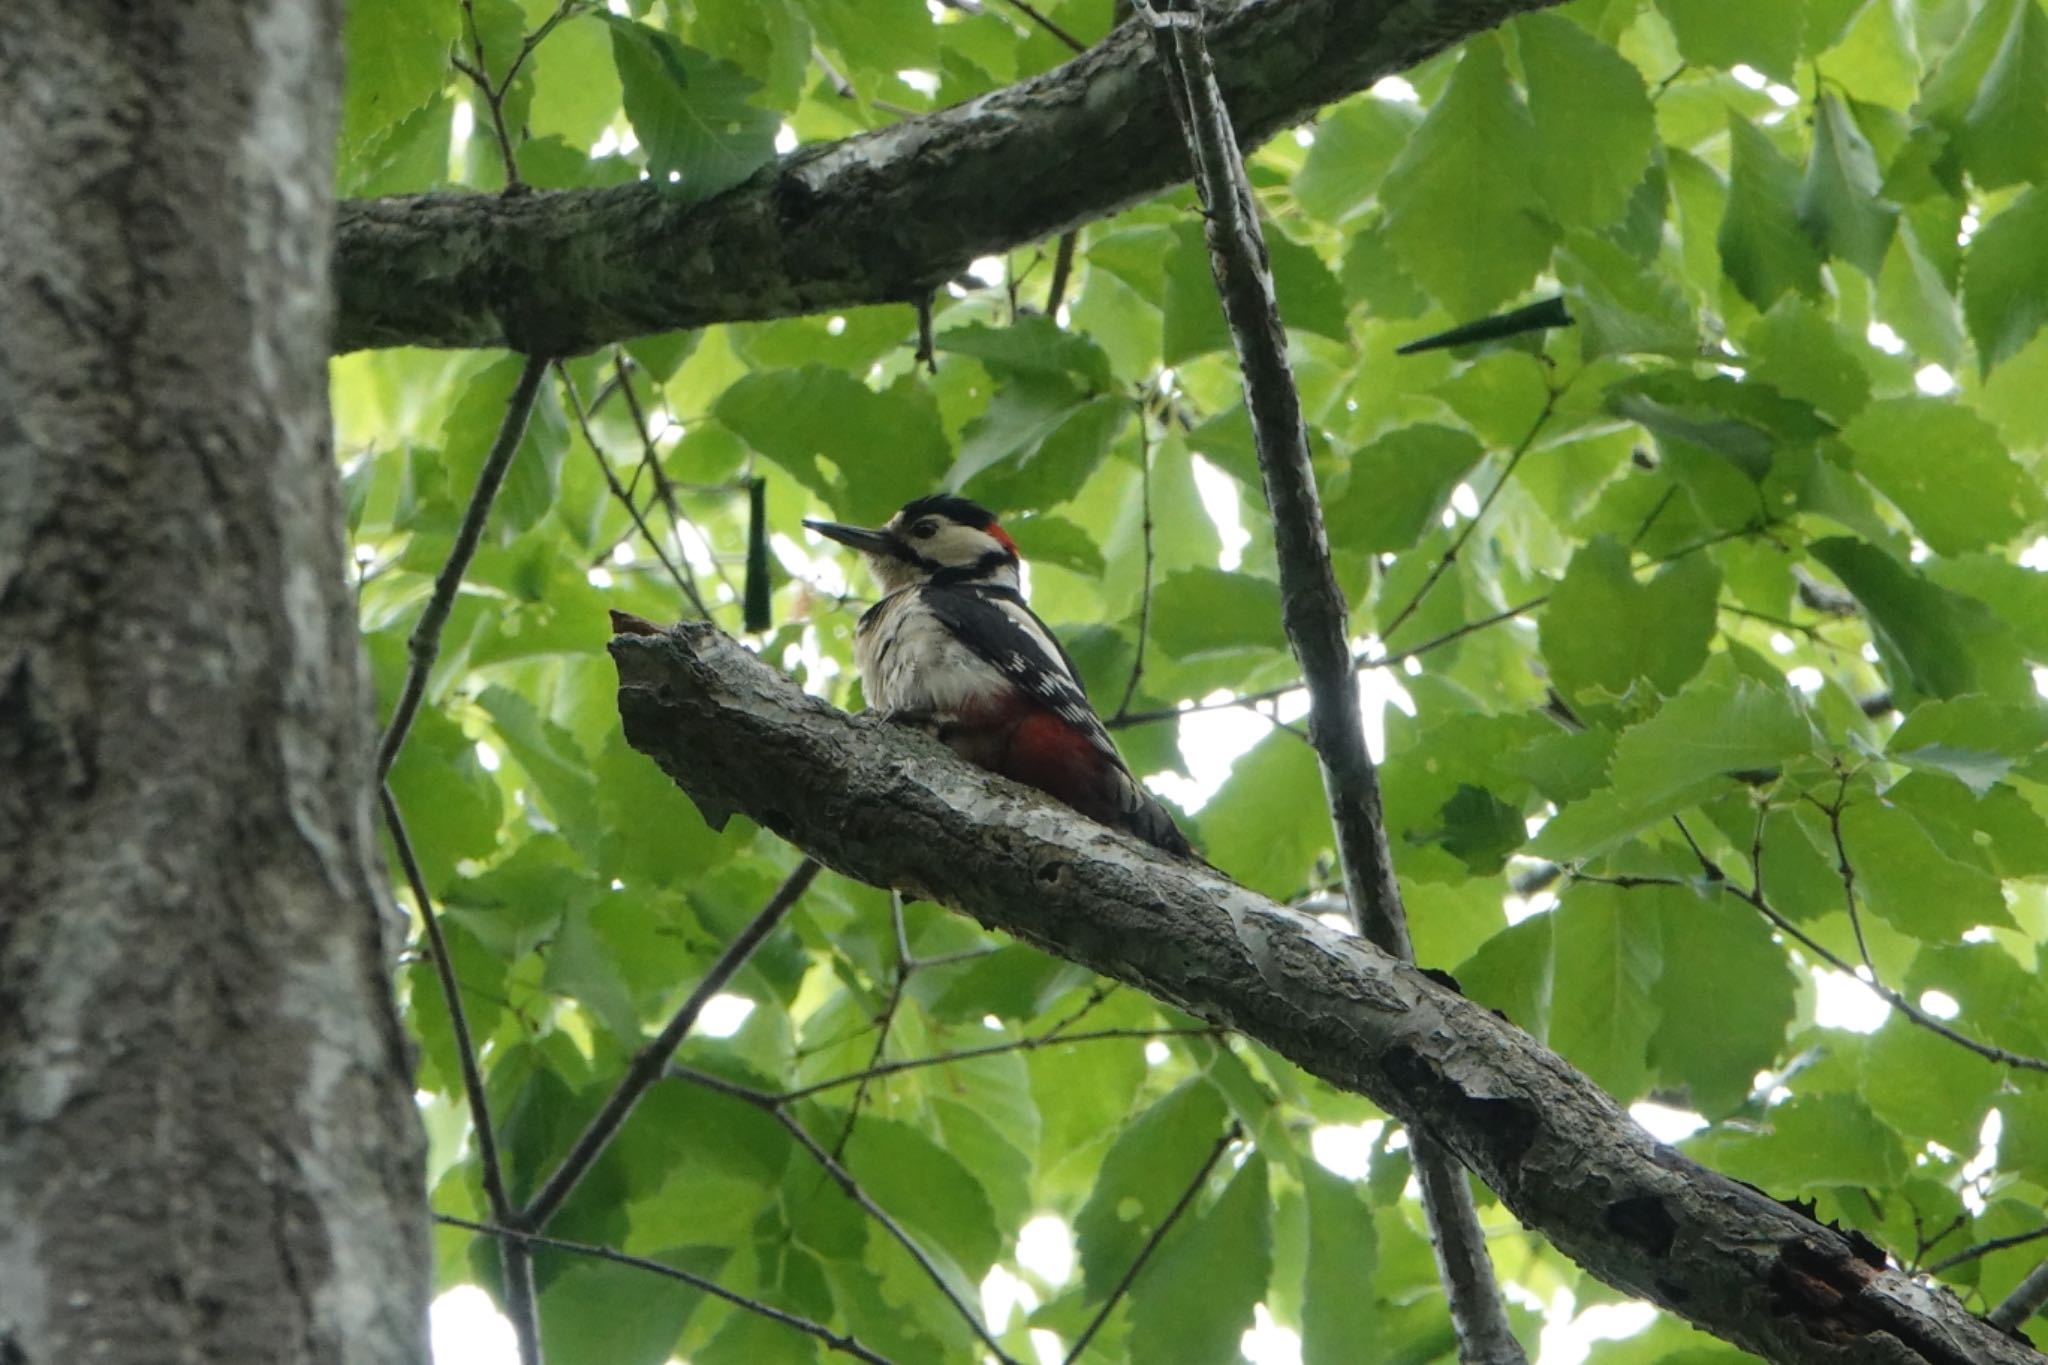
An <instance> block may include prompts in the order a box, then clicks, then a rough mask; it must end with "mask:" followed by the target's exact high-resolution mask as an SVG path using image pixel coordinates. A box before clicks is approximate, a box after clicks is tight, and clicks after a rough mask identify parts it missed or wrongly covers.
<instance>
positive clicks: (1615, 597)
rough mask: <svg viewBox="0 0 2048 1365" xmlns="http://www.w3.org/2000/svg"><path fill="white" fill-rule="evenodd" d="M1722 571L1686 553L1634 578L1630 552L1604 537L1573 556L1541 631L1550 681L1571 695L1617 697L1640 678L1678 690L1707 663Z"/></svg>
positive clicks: (1660, 687) (1701, 557)
mask: <svg viewBox="0 0 2048 1365" xmlns="http://www.w3.org/2000/svg"><path fill="white" fill-rule="evenodd" d="M1720 587H1721V573H1720V570H1719V569H1717V568H1716V567H1715V566H1714V562H1713V561H1712V560H1711V559H1710V558H1708V557H1707V556H1705V555H1688V556H1686V557H1685V558H1683V559H1680V560H1678V561H1676V562H1674V563H1672V564H1668V565H1666V566H1665V567H1664V568H1663V569H1660V570H1659V571H1658V572H1657V574H1656V576H1655V577H1653V578H1651V579H1650V580H1649V581H1648V582H1646V583H1639V582H1637V581H1636V576H1635V572H1634V570H1633V569H1632V568H1631V567H1630V565H1629V553H1628V551H1627V550H1625V549H1623V548H1622V547H1621V545H1620V543H1619V542H1617V541H1615V540H1614V539H1613V538H1612V537H1610V536H1599V537H1596V538H1595V539H1593V540H1590V541H1588V542H1586V544H1584V545H1582V546H1581V547H1579V549H1578V551H1577V552H1576V553H1575V554H1573V555H1572V561H1571V567H1570V568H1568V569H1567V570H1565V575H1564V581H1563V582H1561V583H1559V584H1558V586H1557V591H1556V592H1554V593H1552V594H1551V598H1550V604H1549V606H1548V607H1546V608H1545V609H1544V613H1543V619H1542V622H1541V625H1540V627H1539V630H1538V636H1537V638H1538V640H1539V642H1540V643H1541V646H1542V650H1543V658H1544V662H1545V663H1547V664H1548V665H1549V667H1550V675H1551V679H1552V681H1554V682H1555V683H1556V684H1557V687H1558V690H1559V691H1561V692H1563V693H1564V694H1565V695H1566V696H1572V697H1576V696H1580V695H1585V694H1590V693H1591V692H1593V691H1595V690H1599V691H1603V692H1607V693H1611V694H1613V695H1616V696H1619V695H1620V694H1622V693H1624V692H1626V691H1628V690H1629V688H1630V687H1631V686H1632V685H1633V684H1634V683H1635V681H1636V680H1637V679H1638V678H1641V679H1645V680H1647V681H1648V682H1649V683H1650V684H1651V685H1652V686H1654V687H1656V688H1657V689H1658V690H1659V691H1662V692H1673V691H1676V690H1677V689H1678V688H1679V686H1680V685H1681V684H1683V683H1684V682H1685V680H1686V679H1687V678H1689V677H1691V676H1692V675H1693V674H1694V673H1696V672H1697V671H1698V670H1699V667H1700V665H1701V664H1703V663H1705V662H1706V658H1707V641H1708V640H1709V639H1710V638H1711V637H1712V635H1713V632H1714V602H1715V598H1716V596H1717V594H1718V593H1719V591H1720Z"/></svg>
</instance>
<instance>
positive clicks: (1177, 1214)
mask: <svg viewBox="0 0 2048 1365" xmlns="http://www.w3.org/2000/svg"><path fill="white" fill-rule="evenodd" d="M1243 1131H1244V1130H1243V1129H1241V1128H1239V1127H1238V1125H1237V1123H1236V1122H1235V1121H1234V1120H1233V1121H1232V1123H1231V1125H1230V1127H1228V1128H1226V1129H1224V1130H1223V1136H1222V1137H1220V1138H1217V1139H1216V1145H1215V1146H1214V1147H1212V1148H1210V1149H1209V1155H1208V1156H1207V1157H1206V1158H1204V1159H1203V1161H1202V1166H1201V1169H1200V1170H1198V1171H1196V1172H1195V1178H1194V1179H1193V1180H1190V1181H1189V1182H1188V1184H1187V1188H1186V1189H1184V1190H1182V1191H1181V1192H1180V1198H1178V1199H1176V1200H1174V1201H1173V1207H1172V1208H1170V1209H1168V1210H1167V1211H1166V1217H1164V1218H1162V1219H1160V1220H1159V1226H1158V1227H1156V1228H1154V1229H1152V1235H1151V1236H1150V1237H1147V1238H1146V1239H1145V1245H1143V1246H1141V1247H1139V1248H1138V1254H1137V1255H1136V1256H1133V1257H1132V1258H1131V1263H1130V1265H1129V1266H1127V1267H1126V1268H1125V1269H1124V1273H1123V1277H1122V1278H1121V1279H1119V1280H1118V1281H1117V1282H1116V1284H1115V1285H1114V1286H1113V1287H1111V1289H1110V1291H1109V1297H1108V1298H1106V1299H1104V1300H1103V1301H1102V1307H1101V1308H1099V1309H1097V1310H1096V1312H1095V1316H1094V1317H1093V1318H1090V1319H1089V1320H1088V1325H1087V1327H1085V1328H1083V1329H1082V1331H1081V1335H1080V1336H1078V1337H1076V1338H1074V1345H1073V1349H1071V1350H1069V1351H1068V1352H1067V1358H1066V1361H1065V1365H1074V1362H1075V1361H1077V1360H1079V1359H1080V1358H1081V1352H1083V1351H1085V1350H1087V1349H1088V1343H1089V1342H1091V1341H1093V1340H1094V1339H1095V1334H1096V1333H1097V1332H1099V1331H1101V1330H1102V1324H1103V1323H1105V1322H1107V1321H1109V1315H1110V1313H1111V1312H1113V1311H1114V1310H1115V1308H1116V1306H1117V1304H1118V1302H1119V1301H1121V1300H1122V1298H1123V1296H1124V1295H1125V1294H1127V1293H1129V1292H1130V1288H1131V1285H1132V1284H1134V1283H1136V1281H1137V1278H1138V1272H1139V1271H1141V1270H1143V1269H1144V1268H1145V1263H1146V1262H1147V1261H1149V1260H1151V1259H1152V1253H1153V1252H1155V1251H1157V1250H1159V1244H1160V1243H1161V1242H1163V1241H1165V1240H1166V1234H1167V1233H1168V1232H1170V1231H1172V1230H1173V1225H1174V1224H1175V1223H1178V1222H1179V1221H1180V1220H1181V1216H1182V1215H1183V1214H1185V1213H1186V1212H1187V1211H1188V1207H1189V1206H1190V1205H1191V1204H1193V1203H1194V1202H1195V1196H1196V1195H1198V1194H1200V1193H1201V1192H1202V1186H1204V1185H1206V1184H1208V1183H1209V1173H1210V1172H1211V1171H1213V1170H1215V1169H1216V1163H1217V1162H1218V1161H1221V1160H1222V1159H1223V1154H1224V1153H1225V1152H1227V1151H1229V1150H1230V1144H1231V1143H1233V1142H1235V1141H1237V1140H1238V1138H1239V1137H1241V1136H1242V1135H1243Z"/></svg>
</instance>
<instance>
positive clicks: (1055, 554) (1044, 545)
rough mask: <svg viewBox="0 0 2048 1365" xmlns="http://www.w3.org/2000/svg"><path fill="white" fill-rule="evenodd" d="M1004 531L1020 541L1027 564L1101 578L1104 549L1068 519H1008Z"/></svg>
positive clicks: (1019, 546)
mask: <svg viewBox="0 0 2048 1365" xmlns="http://www.w3.org/2000/svg"><path fill="white" fill-rule="evenodd" d="M1003 530H1005V531H1006V532H1008V533H1009V536H1010V539H1012V540H1014V541H1016V542H1017V553H1019V554H1021V555H1022V556H1024V561H1025V562H1026V563H1027V564H1057V565H1059V566H1060V567H1061V568H1062V569H1072V570H1073V571H1074V572H1075V573H1077V574H1082V575H1085V576H1086V577H1089V578H1100V577H1102V572H1103V569H1104V567H1105V565H1104V562H1103V558H1102V550H1101V548H1100V547H1099V546H1097V545H1096V543H1095V540H1094V538H1093V537H1092V536H1090V535H1089V534H1088V533H1087V532H1086V531H1084V530H1082V529H1081V528H1080V527H1079V526H1076V525H1075V524H1074V523H1073V522H1071V521H1068V520H1067V519H1066V518H1065V517H1055V516H1049V515H1043V514H1027V515H1025V516H1021V517H1016V518H1005V519H1004V521H1003Z"/></svg>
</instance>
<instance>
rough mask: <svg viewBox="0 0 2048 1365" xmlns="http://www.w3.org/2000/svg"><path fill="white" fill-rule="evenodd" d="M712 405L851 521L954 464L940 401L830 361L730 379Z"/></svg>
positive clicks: (866, 519) (875, 519) (895, 501)
mask: <svg viewBox="0 0 2048 1365" xmlns="http://www.w3.org/2000/svg"><path fill="white" fill-rule="evenodd" d="M713 412H714V413H716V415H717V417H718V420H719V421H721V422H723V423H724V424H725V425H726V426H727V427H728V428H730V429H731V430H732V431H733V432H734V433H736V434H737V435H738V436H739V437H740V438H741V439H743V440H744V441H746V443H747V444H748V445H750V446H752V447H753V448H754V449H755V450H757V451H759V452H761V454H763V455H765V456H767V457H768V458H769V459H771V460H773V461H775V463H776V464H778V465H780V466H782V468H783V469H785V470H787V471H788V472H789V473H790V474H791V475H792V476H794V477H795V478H796V480H797V481H798V482H799V483H801V484H803V486H804V487H806V488H808V489H810V490H811V491H812V492H814V493H816V494H817V495H818V496H819V497H820V498H822V499H824V500H825V501H826V502H827V503H828V504H830V505H831V507H832V509H833V510H834V511H835V512H836V513H838V514H839V515H840V516H841V517H843V518H844V519H845V520H847V521H853V522H859V523H861V524H863V525H879V524H880V523H881V522H883V521H885V520H886V519H888V518H889V517H890V516H891V515H893V514H894V513H895V511H896V509H897V508H899V507H901V506H902V505H903V504H904V503H906V502H908V501H910V500H911V499H912V498H916V497H922V496H923V495H924V494H926V493H929V492H931V491H932V490H933V489H934V488H936V487H938V486H939V481H940V479H941V478H942V476H943V475H944V473H945V469H946V464H947V452H946V437H945V433H944V431H943V430H942V429H941V428H940V426H939V415H938V410H937V408H936V407H935V406H934V404H933V402H932V399H931V395H930V394H929V393H928V392H926V391H924V390H921V389H917V388H915V387H910V386H903V385H898V386H892V387H891V388H889V389H888V390H886V391H884V392H881V393H877V392H876V391H874V390H873V389H870V388H869V387H868V386H867V385H865V384H863V383H861V382H860V381H859V380H858V379H856V378H854V377H853V376H852V375H850V374H848V373H846V372H845V371H844V370H838V369H831V368H828V367H826V366H823V365H806V366H805V367H804V368H802V369H800V370H758V371H755V372H754V373H752V374H749V375H746V376H744V377H743V378H741V379H739V380H738V381H737V382H735V383H733V384H732V385H731V386H729V387H728V388H727V389H726V390H725V392H724V393H723V394H722V395H721V396H720V397H719V399H718V402H717V403H716V405H715V406H714V407H713ZM821 457H822V458H823V459H829V460H830V461H831V462H832V463H833V464H834V465H836V466H838V470H839V473H838V475H837V476H835V475H833V474H831V473H828V472H827V471H826V469H825V467H824V465H823V464H822V463H821Z"/></svg>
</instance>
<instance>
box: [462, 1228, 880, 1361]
mask: <svg viewBox="0 0 2048 1365" xmlns="http://www.w3.org/2000/svg"><path fill="white" fill-rule="evenodd" d="M434 1221H435V1222H437V1223H442V1224H445V1225H447V1226H448V1227H451V1228H463V1229H465V1230H466V1231H469V1232H477V1233H482V1234H483V1235H484V1236H487V1237H496V1238H498V1239H499V1240H500V1242H501V1243H502V1242H504V1241H513V1242H518V1243H522V1244H524V1245H528V1246H537V1247H550V1248H553V1249H554V1250H556V1251H566V1252H568V1253H570V1254H571V1255H574V1256H590V1257H593V1258H595V1259H597V1260H600V1261H611V1262H612V1263H614V1264H615V1265H629V1266H632V1267H633V1268H634V1269H636V1270H644V1271H647V1272H648V1273H649V1274H651V1275H660V1276H662V1277H664V1278H666V1279H671V1280H675V1281H678V1282H679V1283H682V1284H686V1285H689V1286H690V1287H691V1288H692V1289H698V1290H702V1291H703V1292H704V1293H706V1294H709V1295H711V1296H712V1297H713V1298H715V1299H724V1300H725V1301H726V1302H727V1303H729V1304H731V1305H733V1306H734V1307H735V1308H744V1309H746V1310H747V1311H748V1312H749V1313H758V1314H760V1315H761V1316H762V1317H764V1318H769V1319H771V1320H773V1321H775V1322H779V1323H781V1324H782V1325H783V1326H785V1327H789V1328H793V1329H795V1330H796V1331H799V1332H802V1333H804V1334H805V1335H807V1336H813V1337H816V1338H817V1339H818V1340H819V1341H822V1342H824V1343H825V1344H826V1345H827V1346H830V1347H831V1348H832V1349H833V1350H835V1351H839V1352H841V1353H842V1354H845V1355H850V1356H852V1357H854V1358H855V1359H856V1360H865V1361H868V1362H869V1365H894V1363H893V1362H892V1361H891V1360H890V1359H889V1358H888V1357H887V1356H885V1355H880V1354H877V1353H876V1352H874V1351H871V1350H869V1349H868V1348H867V1347H865V1346H863V1345H861V1344H860V1342H859V1341H857V1340H855V1339H854V1338H853V1337H852V1336H849V1335H847V1334H844V1333H841V1332H835V1331H833V1330H832V1329H831V1328H829V1327H827V1326H825V1325H824V1324H823V1323H819V1322H812V1321H811V1320H810V1319H809V1318H806V1317H803V1316H800V1315H799V1314H796V1313H791V1312H786V1311H785V1310H783V1309H780V1308H777V1307H776V1306H775V1305H773V1304H769V1303H762V1302H761V1301H760V1300H759V1299H750V1298H748V1297H746V1296H745V1295H744V1294H735V1293H734V1292H733V1291H732V1290H730V1289H727V1288H726V1287H725V1286H724V1285H722V1284H719V1283H718V1282H717V1281H716V1280H709V1279H706V1278H705V1277H704V1276H702V1275H699V1274H696V1273H695V1272H693V1271H688V1270H683V1269H681V1268H679V1267H677V1266H672V1265H663V1264H662V1263H661V1262H660V1261H652V1260H649V1259H648V1258H647V1257H645V1256H634V1255H632V1254H630V1253H628V1252H624V1251H614V1250H613V1249H612V1248H610V1247H606V1246H597V1245H595V1244H594V1243H590V1242H572V1241H569V1240H568V1239H567V1238H563V1237H547V1236H543V1235H542V1234H540V1233H538V1232H528V1231H526V1230H525V1229H524V1228H515V1227H508V1226H505V1225H503V1224H494V1223H477V1222H472V1221H471V1220H469V1219H467V1218H457V1217H456V1216H455V1215H454V1214H451V1213H437V1214H435V1215H434Z"/></svg>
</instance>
